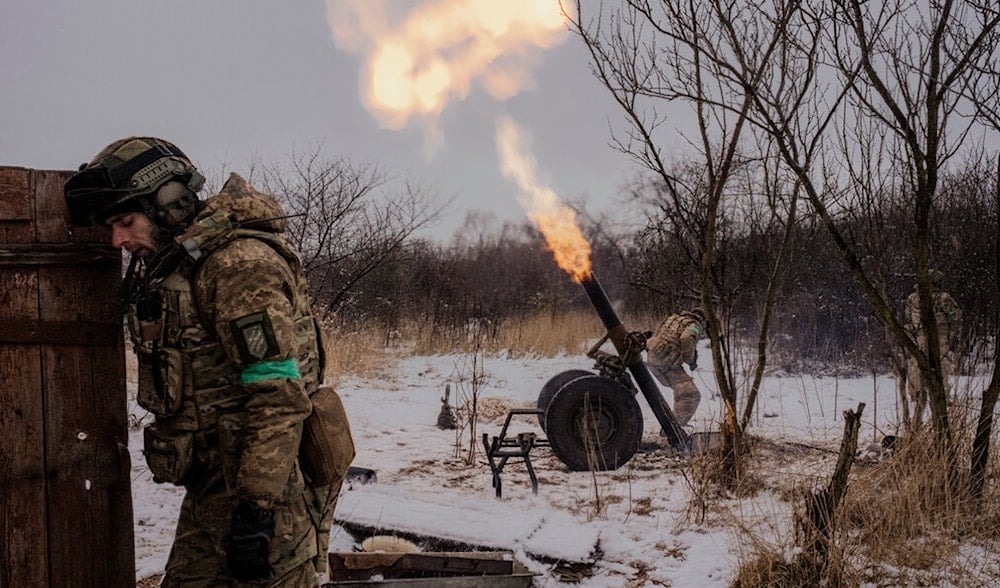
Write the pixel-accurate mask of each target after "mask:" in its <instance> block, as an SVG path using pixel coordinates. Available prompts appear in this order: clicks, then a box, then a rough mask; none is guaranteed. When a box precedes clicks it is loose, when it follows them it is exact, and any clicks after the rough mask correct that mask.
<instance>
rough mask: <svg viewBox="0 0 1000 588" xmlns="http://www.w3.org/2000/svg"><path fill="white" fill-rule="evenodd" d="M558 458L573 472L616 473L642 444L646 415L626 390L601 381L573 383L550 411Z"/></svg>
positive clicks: (547, 421) (582, 379) (548, 425)
mask: <svg viewBox="0 0 1000 588" xmlns="http://www.w3.org/2000/svg"><path fill="white" fill-rule="evenodd" d="M545 431H546V433H547V435H548V440H549V444H550V445H551V446H552V451H553V453H555V454H556V456H557V457H558V458H559V459H560V460H562V462H563V463H565V464H566V465H567V466H569V468H570V469H571V470H574V471H578V472H582V471H589V470H596V471H604V470H615V469H618V468H619V467H621V466H622V465H624V464H625V463H626V462H628V460H630V459H632V456H633V455H635V452H636V451H637V450H638V449H639V442H640V441H641V440H642V409H641V408H640V407H639V402H638V401H637V400H636V399H635V396H634V395H633V394H632V393H631V391H629V390H628V389H627V388H625V387H624V386H622V385H621V384H619V383H618V382H615V381H614V380H610V379H608V378H604V377H601V376H597V375H591V376H583V377H579V378H576V379H574V380H571V381H570V382H568V383H567V384H565V385H564V386H563V387H562V388H560V389H559V390H558V391H557V392H556V394H555V396H553V397H552V400H551V401H550V402H549V406H548V408H547V409H546V411H545Z"/></svg>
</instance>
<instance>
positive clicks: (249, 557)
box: [226, 500, 274, 582]
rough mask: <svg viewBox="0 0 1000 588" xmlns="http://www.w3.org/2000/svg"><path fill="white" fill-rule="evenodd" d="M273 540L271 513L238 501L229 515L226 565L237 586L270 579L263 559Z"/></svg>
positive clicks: (269, 573)
mask: <svg viewBox="0 0 1000 588" xmlns="http://www.w3.org/2000/svg"><path fill="white" fill-rule="evenodd" d="M272 537H274V511H273V510H265V509H263V508H258V507H256V506H254V505H253V504H251V503H249V502H246V501H243V500H241V501H240V503H239V504H238V505H237V506H236V510H234V511H233V520H232V524H231V526H230V532H229V542H228V543H227V544H226V563H227V564H228V565H229V571H230V572H231V573H232V574H233V577H234V578H236V579H237V580H239V581H240V582H250V581H253V580H263V579H264V578H267V577H269V576H270V575H271V564H270V563H269V562H268V559H267V556H268V553H269V552H270V545H271V538H272Z"/></svg>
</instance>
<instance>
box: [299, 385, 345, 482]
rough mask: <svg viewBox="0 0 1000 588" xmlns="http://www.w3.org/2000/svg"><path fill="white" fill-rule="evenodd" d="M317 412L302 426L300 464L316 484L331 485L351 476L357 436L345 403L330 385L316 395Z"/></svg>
mask: <svg viewBox="0 0 1000 588" xmlns="http://www.w3.org/2000/svg"><path fill="white" fill-rule="evenodd" d="M312 404H313V411H312V414H310V415H309V418H307V419H306V421H305V423H304V424H303V428H302V444H301V446H300V448H299V463H300V465H301V466H302V473H303V474H304V475H305V476H306V478H307V481H308V483H309V484H310V485H313V486H329V485H331V484H335V483H338V482H340V481H342V480H343V479H344V477H345V476H346V475H347V468H348V467H350V465H351V462H352V461H353V460H354V454H355V449H354V439H353V438H352V437H351V427H350V424H349V423H348V421H347V412H346V411H345V410H344V403H343V402H342V401H341V400H340V396H339V395H338V394H337V392H336V391H335V390H334V389H333V388H331V387H329V386H321V387H320V388H319V389H317V390H316V392H315V393H314V394H313V395H312Z"/></svg>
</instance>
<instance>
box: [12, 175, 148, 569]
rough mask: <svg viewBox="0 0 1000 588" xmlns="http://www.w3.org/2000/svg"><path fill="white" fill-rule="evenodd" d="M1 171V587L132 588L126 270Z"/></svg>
mask: <svg viewBox="0 0 1000 588" xmlns="http://www.w3.org/2000/svg"><path fill="white" fill-rule="evenodd" d="M69 174H70V172H58V171H41V170H30V169H24V168H12V167H0V497H2V498H0V588H8V587H9V588H15V587H18V588H20V587H22V586H25V587H33V586H39V587H48V586H53V587H60V586H67V587H68V586H82V587H90V586H92V587H101V588H103V587H125V586H135V555H134V554H135V551H134V543H133V542H134V539H133V532H132V529H133V527H132V500H131V481H130V469H131V468H130V463H129V453H128V430H127V403H126V400H127V397H126V394H127V393H126V388H125V371H124V370H125V368H124V365H125V363H124V344H123V333H122V318H121V310H120V305H119V303H118V300H117V289H118V285H119V284H120V281H121V258H120V254H119V252H118V251H116V250H114V249H113V248H111V247H110V246H109V245H108V244H107V240H108V235H107V234H106V233H105V232H104V231H102V230H98V229H88V230H80V229H72V228H71V227H70V226H69V223H68V219H67V217H66V212H65V206H64V204H63V201H62V186H63V183H64V182H65V180H66V179H67V178H68V177H69Z"/></svg>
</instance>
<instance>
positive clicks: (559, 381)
mask: <svg viewBox="0 0 1000 588" xmlns="http://www.w3.org/2000/svg"><path fill="white" fill-rule="evenodd" d="M593 375H594V372H588V371H587V370H566V371H565V372H559V373H558V374H556V375H554V376H552V377H551V378H549V381H548V382H545V385H544V386H542V391H541V392H539V394H538V403H537V404H536V405H535V406H537V407H538V410H540V411H542V412H541V413H539V415H538V424H539V426H541V427H542V430H543V431H544V430H545V411H547V410H548V409H549V403H550V402H552V397H553V396H555V395H556V392H558V391H559V389H560V388H562V387H563V386H565V385H566V384H568V383H569V382H570V381H571V380H575V379H577V378H579V377H581V376H593Z"/></svg>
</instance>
